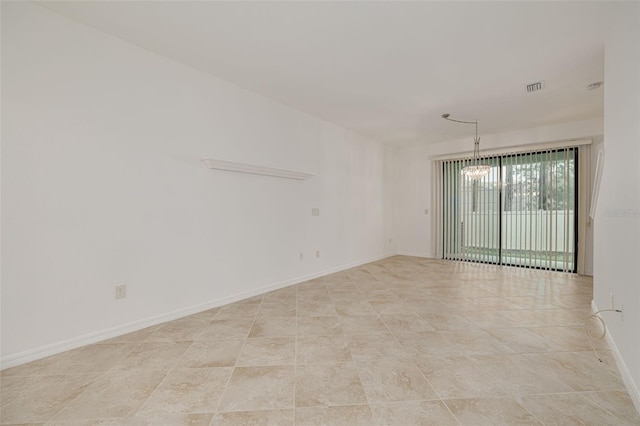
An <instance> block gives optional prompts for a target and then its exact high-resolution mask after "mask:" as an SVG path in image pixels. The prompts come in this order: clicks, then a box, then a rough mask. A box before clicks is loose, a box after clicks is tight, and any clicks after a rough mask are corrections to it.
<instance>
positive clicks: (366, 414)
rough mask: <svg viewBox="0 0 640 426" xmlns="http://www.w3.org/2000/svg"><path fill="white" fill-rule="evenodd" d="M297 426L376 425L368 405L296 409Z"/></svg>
mask: <svg viewBox="0 0 640 426" xmlns="http://www.w3.org/2000/svg"><path fill="white" fill-rule="evenodd" d="M295 421H296V422H295V424H296V425H297V426H328V425H335V426H371V425H374V424H376V423H375V419H374V417H373V414H372V413H371V408H369V406H368V405H347V406H341V407H304V408H296V417H295Z"/></svg>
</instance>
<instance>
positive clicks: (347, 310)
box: [333, 300, 377, 316]
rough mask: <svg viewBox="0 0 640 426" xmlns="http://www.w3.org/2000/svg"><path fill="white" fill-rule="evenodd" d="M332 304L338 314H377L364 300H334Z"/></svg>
mask: <svg viewBox="0 0 640 426" xmlns="http://www.w3.org/2000/svg"><path fill="white" fill-rule="evenodd" d="M333 306H334V307H335V308H336V313H337V314H338V315H339V316H360V315H377V312H376V311H375V309H373V307H372V306H371V305H370V304H369V302H365V301H364V300H357V301H348V302H347V301H336V300H334V302H333Z"/></svg>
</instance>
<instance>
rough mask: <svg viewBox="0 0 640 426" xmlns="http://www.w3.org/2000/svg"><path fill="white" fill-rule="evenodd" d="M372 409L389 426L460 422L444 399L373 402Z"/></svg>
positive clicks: (430, 425) (420, 425) (444, 425)
mask: <svg viewBox="0 0 640 426" xmlns="http://www.w3.org/2000/svg"><path fill="white" fill-rule="evenodd" d="M371 410H372V411H373V414H374V415H375V417H376V418H377V419H378V420H379V421H380V423H381V424H382V425H387V426H412V425H415V426H433V425H438V426H447V425H451V426H454V425H457V424H458V422H457V421H456V419H455V417H453V415H452V414H451V412H449V409H448V408H447V406H446V405H445V404H444V403H443V402H442V401H409V402H392V403H385V404H372V405H371Z"/></svg>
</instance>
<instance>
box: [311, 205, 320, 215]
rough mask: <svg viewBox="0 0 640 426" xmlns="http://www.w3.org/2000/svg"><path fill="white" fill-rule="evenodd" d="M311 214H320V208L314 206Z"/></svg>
mask: <svg viewBox="0 0 640 426" xmlns="http://www.w3.org/2000/svg"><path fill="white" fill-rule="evenodd" d="M311 216H320V209H319V208H317V207H314V208H312V209H311Z"/></svg>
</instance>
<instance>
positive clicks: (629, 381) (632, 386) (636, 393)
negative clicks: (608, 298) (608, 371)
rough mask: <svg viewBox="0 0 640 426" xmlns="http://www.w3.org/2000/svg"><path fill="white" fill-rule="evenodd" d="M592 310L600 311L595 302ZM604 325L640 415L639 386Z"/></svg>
mask: <svg viewBox="0 0 640 426" xmlns="http://www.w3.org/2000/svg"><path fill="white" fill-rule="evenodd" d="M591 310H592V311H593V312H598V310H599V309H598V306H597V305H596V301H595V300H591ZM603 324H604V328H605V335H606V336H607V343H608V344H609V347H610V348H611V353H612V354H613V359H614V360H615V361H616V366H617V367H618V371H619V372H620V376H621V377H622V381H623V382H624V385H625V387H626V388H627V392H629V396H630V397H631V400H632V401H633V405H634V406H635V407H636V411H637V412H638V413H640V391H639V390H638V386H637V385H636V383H635V382H634V381H633V377H631V373H630V372H629V369H628V368H627V364H625V362H624V359H622V355H621V354H620V351H619V350H618V345H616V342H615V341H614V340H613V337H611V333H609V329H608V327H607V325H606V323H604V321H603Z"/></svg>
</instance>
